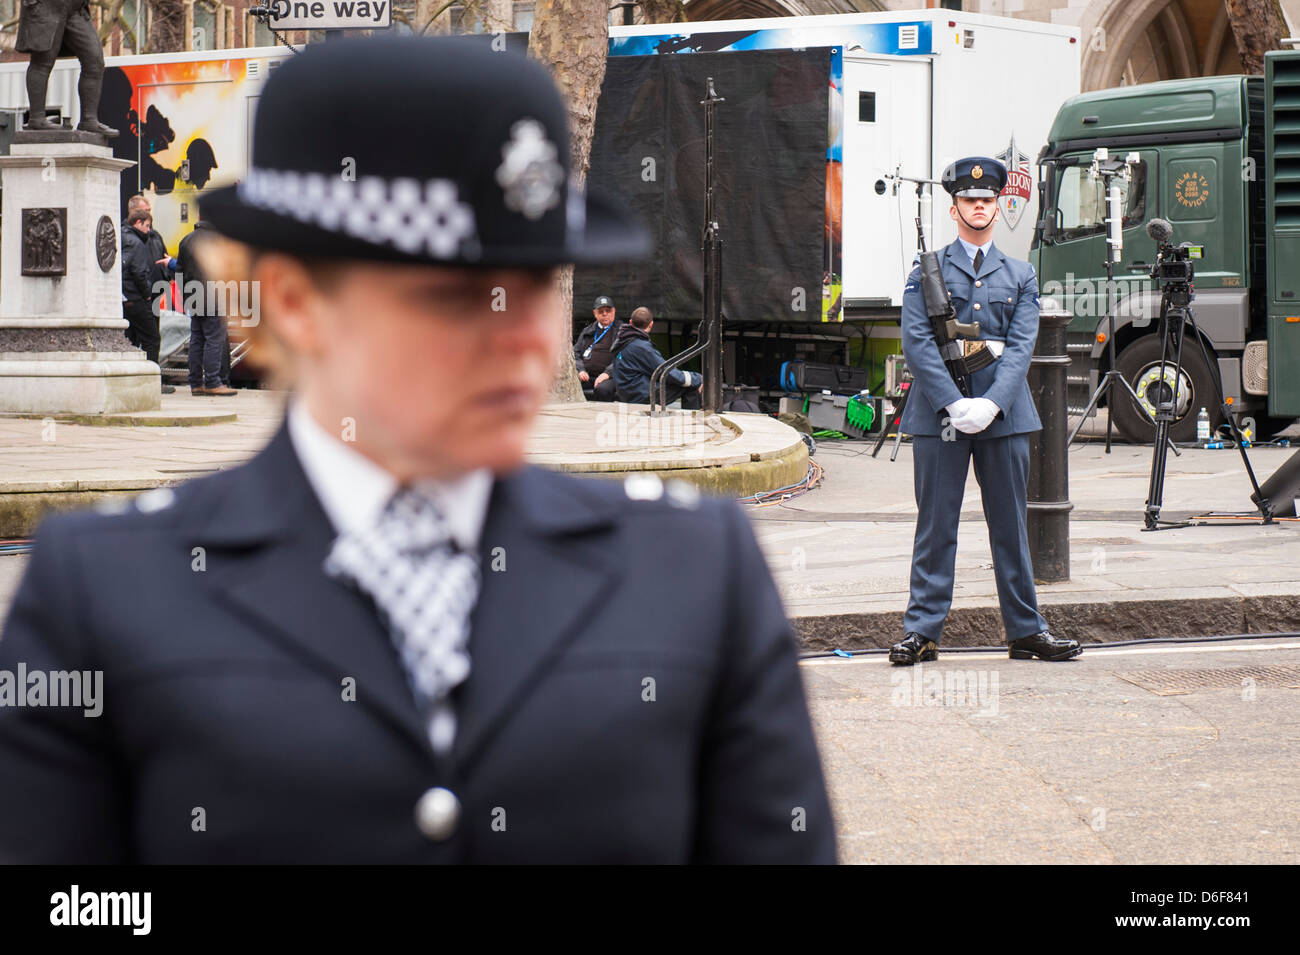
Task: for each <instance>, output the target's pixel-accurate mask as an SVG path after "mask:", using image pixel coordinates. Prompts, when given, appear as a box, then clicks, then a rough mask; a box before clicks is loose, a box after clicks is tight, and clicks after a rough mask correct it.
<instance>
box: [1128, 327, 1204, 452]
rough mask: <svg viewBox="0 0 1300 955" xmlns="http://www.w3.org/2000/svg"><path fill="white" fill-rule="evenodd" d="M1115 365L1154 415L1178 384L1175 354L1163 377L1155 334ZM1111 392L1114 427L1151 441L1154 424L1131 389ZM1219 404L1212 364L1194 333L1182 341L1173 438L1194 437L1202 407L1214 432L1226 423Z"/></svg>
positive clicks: (1139, 440)
mask: <svg viewBox="0 0 1300 955" xmlns="http://www.w3.org/2000/svg"><path fill="white" fill-rule="evenodd" d="M1115 367H1116V368H1118V369H1119V371H1120V374H1122V375H1123V376H1124V380H1125V381H1127V382H1128V383H1129V384H1130V385H1131V386H1132V387H1133V390H1134V391H1136V392H1137V394H1138V398H1140V399H1141V400H1142V404H1143V406H1144V407H1145V408H1146V410H1147V411H1148V412H1149V413H1150V414H1151V417H1153V418H1154V417H1155V414H1156V407H1157V405H1158V404H1159V402H1160V401H1161V400H1168V397H1169V395H1171V394H1172V393H1173V385H1174V366H1173V362H1172V356H1171V360H1170V363H1169V364H1168V365H1166V366H1165V369H1164V377H1163V380H1162V378H1161V370H1160V339H1159V338H1157V337H1156V336H1155V335H1145V336H1143V337H1142V338H1139V339H1138V340H1137V341H1135V342H1133V344H1131V345H1129V346H1128V347H1127V348H1125V349H1124V350H1123V351H1122V352H1120V353H1119V356H1118V357H1117V358H1116V359H1115ZM1112 394H1114V398H1113V400H1112V401H1111V406H1112V410H1111V414H1112V415H1114V417H1115V427H1117V428H1118V429H1119V431H1120V433H1121V434H1123V435H1124V437H1126V438H1128V439H1129V440H1130V441H1133V442H1136V443H1138V444H1147V443H1150V441H1151V439H1152V438H1153V437H1154V435H1155V430H1156V429H1155V425H1153V424H1152V423H1151V422H1150V421H1148V420H1147V419H1146V416H1145V415H1144V414H1143V413H1142V411H1141V410H1139V408H1138V406H1137V405H1136V404H1135V403H1134V402H1133V399H1132V397H1130V396H1129V394H1128V393H1127V392H1125V391H1120V392H1119V393H1118V394H1116V393H1114V392H1112ZM1218 405H1219V399H1218V392H1217V391H1216V390H1215V387H1214V379H1213V378H1212V377H1210V369H1209V368H1207V367H1206V365H1205V359H1204V358H1202V357H1201V349H1200V346H1199V345H1197V343H1196V342H1195V341H1194V340H1193V339H1192V338H1191V336H1190V335H1189V336H1188V337H1187V338H1186V339H1184V341H1183V367H1182V380H1181V381H1180V383H1179V385H1178V404H1177V406H1176V407H1175V408H1174V413H1175V417H1174V422H1173V424H1171V425H1170V426H1169V437H1171V438H1172V439H1173V440H1174V441H1182V442H1191V441H1195V440H1196V416H1197V415H1198V414H1200V411H1201V409H1202V408H1204V409H1205V410H1206V413H1208V414H1209V416H1210V432H1211V433H1213V432H1214V429H1215V428H1217V427H1218V426H1219V425H1221V424H1222V423H1223V415H1222V414H1220V413H1219V407H1218Z"/></svg>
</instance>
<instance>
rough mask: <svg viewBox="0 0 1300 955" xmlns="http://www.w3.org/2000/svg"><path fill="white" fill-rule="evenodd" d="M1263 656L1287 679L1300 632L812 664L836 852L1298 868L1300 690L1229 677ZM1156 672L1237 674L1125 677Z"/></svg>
mask: <svg viewBox="0 0 1300 955" xmlns="http://www.w3.org/2000/svg"><path fill="white" fill-rule="evenodd" d="M1259 666H1269V667H1272V668H1277V669H1281V668H1286V670H1287V671H1288V672H1289V674H1290V676H1289V677H1287V681H1288V682H1290V683H1291V684H1292V686H1295V685H1296V683H1297V682H1300V641H1295V640H1277V639H1270V638H1265V639H1257V640H1253V641H1249V642H1243V643H1227V644H1194V645H1189V646H1178V647H1154V646H1153V647H1143V648H1135V649H1103V648H1089V649H1087V650H1086V651H1085V652H1084V654H1083V656H1081V657H1079V658H1078V659H1077V660H1073V661H1070V662H1067V663H1043V662H1041V661H1011V660H1008V659H1007V657H1006V655H1005V653H1003V654H995V653H987V652H977V653H962V654H956V653H942V652H941V653H940V656H939V659H938V660H937V661H935V662H934V663H929V664H922V665H919V666H917V667H891V666H890V665H889V663H888V662H887V661H886V660H885V659H884V658H883V657H879V656H873V657H864V658H857V659H854V660H842V659H837V658H832V659H824V658H823V659H817V660H809V661H805V662H804V663H803V664H802V666H801V671H802V673H803V678H804V685H805V688H806V690H807V693H808V698H809V706H810V709H811V712H812V715H813V720H814V724H815V728H816V733H817V739H818V746H819V748H820V751H821V756H822V765H823V769H824V771H825V774H826V777H827V780H828V787H829V789H830V793H831V801H832V812H833V813H834V815H835V822H836V829H837V833H838V838H839V851H840V859H841V861H842V862H848V863H969V864H1024V863H1040V864H1041V863H1050V864H1063V863H1064V864H1078V863H1108V864H1114V863H1119V864H1130V863H1149V864H1185V863H1198V864H1216V865H1223V864H1262V863H1278V864H1291V865H1294V864H1296V863H1297V862H1300V787H1297V786H1296V781H1297V777H1296V766H1297V765H1300V689H1294V688H1285V687H1283V686H1282V685H1280V684H1279V683H1278V682H1277V681H1276V680H1274V681H1273V682H1271V683H1270V682H1265V679H1266V678H1260V679H1256V681H1255V683H1253V684H1251V683H1249V682H1243V681H1244V680H1246V679H1247V678H1244V677H1241V676H1239V675H1238V674H1239V673H1241V672H1242V671H1240V670H1238V669H1237V668H1244V667H1251V668H1254V667H1259ZM1152 669H1155V670H1159V671H1169V672H1176V673H1181V674H1182V675H1183V676H1184V677H1189V676H1190V677H1193V678H1196V677H1200V678H1201V680H1200V682H1204V677H1205V676H1206V675H1214V674H1222V675H1226V676H1227V678H1228V680H1229V681H1235V683H1236V685H1235V686H1232V687H1230V688H1220V689H1198V690H1191V691H1188V692H1184V693H1180V694H1178V695H1171V696H1162V695H1157V694H1156V693H1153V692H1150V691H1148V690H1146V689H1142V688H1140V687H1138V686H1135V685H1133V684H1132V683H1129V682H1126V681H1125V680H1124V679H1122V678H1121V674H1131V673H1132V672H1133V671H1136V670H1152ZM1192 682H1197V681H1196V680H1193V681H1192ZM1219 682H1224V681H1223V680H1220V681H1219ZM968 688H969V689H968Z"/></svg>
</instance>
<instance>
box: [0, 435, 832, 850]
mask: <svg viewBox="0 0 1300 955" xmlns="http://www.w3.org/2000/svg"><path fill="white" fill-rule="evenodd" d="M648 484H649V486H648V487H647V482H646V481H645V479H644V478H643V479H642V481H641V484H640V485H638V487H637V490H636V493H635V494H632V493H630V492H628V491H625V488H624V486H623V485H620V484H617V483H612V482H610V483H607V482H604V481H588V480H581V479H578V478H572V477H568V476H565V475H560V474H555V473H551V472H547V471H542V470H539V469H536V468H532V467H529V468H524V469H522V470H520V471H517V472H515V473H514V474H512V475H509V476H507V477H503V478H500V479H498V480H497V482H496V485H495V487H494V489H493V492H492V497H491V503H490V506H489V509H488V513H487V519H486V523H485V525H484V529H483V534H482V543H481V547H482V559H483V564H482V566H483V586H482V590H481V594H480V597H479V600H478V603H477V605H476V608H475V610H474V613H473V616H472V618H471V638H470V654H471V658H472V661H473V665H472V671H471V673H470V676H469V679H468V680H467V681H466V683H464V684H462V685H461V687H460V688H459V689H458V690H457V695H456V704H457V712H458V731H457V736H456V742H455V746H454V749H453V751H452V753H451V754H450V756H448V757H445V758H441V757H438V756H436V755H435V754H434V753H433V751H432V750H431V748H430V746H429V742H428V737H427V733H426V730H425V726H424V724H423V722H422V720H421V718H420V714H419V713H418V711H417V708H416V706H415V703H414V702H413V699H412V694H411V691H410V689H409V687H408V684H407V679H406V676H405V674H404V672H403V669H402V666H401V663H400V661H399V658H398V655H397V653H396V651H395V650H394V648H393V645H392V642H391V640H390V639H389V637H388V635H387V634H386V632H385V631H384V629H383V628H382V626H381V624H380V622H379V618H378V616H377V615H376V613H375V609H374V607H373V605H372V603H371V602H370V601H369V600H368V599H367V598H365V597H363V596H361V595H360V594H359V593H358V592H356V591H355V590H352V589H350V588H348V587H346V586H343V585H342V584H339V583H337V582H335V581H333V580H331V579H328V578H326V577H325V575H324V574H323V573H322V571H321V564H322V562H323V561H324V560H325V557H326V555H327V554H328V553H329V549H330V546H331V543H332V540H333V538H334V529H333V527H332V525H331V524H330V522H329V520H328V518H327V517H326V515H325V513H324V512H323V510H322V509H321V506H320V504H319V502H318V500H317V498H316V496H315V494H314V492H313V490H312V488H311V485H310V484H309V482H308V480H307V478H306V476H305V475H304V473H303V471H302V468H301V466H300V465H299V463H298V459H297V456H296V454H295V453H294V451H293V447H292V443H291V441H290V439H289V436H288V434H287V432H286V430H285V429H284V428H281V430H280V431H279V433H278V434H277V435H276V436H275V438H274V439H273V440H272V442H271V443H270V445H269V446H268V447H267V448H266V449H265V450H264V451H263V452H261V453H260V454H259V455H258V456H257V457H256V458H254V459H253V460H252V461H251V462H250V463H248V464H246V465H244V466H241V467H237V468H235V469H233V470H231V471H227V472H223V473H221V474H218V475H214V476H212V477H209V478H204V479H201V480H197V481H193V482H191V483H188V484H185V485H183V486H181V487H179V488H177V489H175V491H174V499H172V498H171V495H172V493H173V492H171V491H166V490H164V491H154V492H150V493H149V494H147V495H146V496H143V497H141V498H140V499H139V500H138V503H137V504H136V505H134V506H132V507H131V508H130V509H129V511H127V512H126V513H122V514H119V515H104V514H79V515H71V516H60V517H54V518H51V519H49V520H48V521H47V522H46V523H45V524H44V525H43V526H42V528H41V530H40V532H39V535H38V537H37V542H36V547H35V551H34V553H33V555H32V559H31V564H30V566H29V568H28V571H27V574H26V576H25V578H24V580H23V583H22V585H21V587H20V588H19V591H18V594H17V596H16V598H15V600H14V603H13V607H12V610H11V613H10V617H9V620H8V622H7V625H6V628H5V631H4V637H3V639H0V670H7V671H10V672H15V671H16V670H17V667H18V665H19V664H20V663H22V664H24V665H25V667H26V669H27V671H29V672H31V671H36V670H43V671H51V670H65V671H66V670H74V669H75V670H98V671H101V672H102V673H103V681H104V685H103V697H102V706H103V712H102V715H100V716H98V717H97V718H91V717H87V716H85V715H83V712H82V710H80V709H74V708H71V707H50V706H45V707H15V706H5V707H0V862H57V863H67V862H74V863H117V862H146V863H154V862H195V863H211V862H218V863H224V862H286V863H298V862H301V863H313V862H354V863H356V862H382V863H439V862H523V863H532V862H538V863H541V862H833V861H834V857H835V839H834V830H833V828H832V820H831V816H830V809H829V806H828V803H827V798H826V792H825V788H824V784H823V780H822V772H821V767H820V764H819V762H818V756H817V750H816V748H815V747H814V743H813V735H812V730H811V727H810V721H809V718H808V712H807V709H806V706H805V703H804V698H803V693H802V689H801V686H800V680H799V676H798V673H797V669H796V653H795V643H794V639H793V634H792V632H791V629H790V626H789V624H788V622H787V620H786V618H785V615H784V613H783V612H782V608H781V602H780V599H779V597H778V595H777V592H776V589H775V587H774V586H773V583H772V579H771V577H770V575H769V572H768V569H767V566H766V564H765V563H764V559H763V556H762V554H761V553H760V551H759V549H758V545H757V544H756V542H755V540H754V536H753V533H752V531H751V530H750V528H749V526H748V523H747V521H746V518H745V516H744V515H743V514H742V513H741V511H740V509H739V508H738V507H737V506H736V505H734V504H732V503H729V502H719V501H713V500H708V499H704V500H693V499H692V497H691V496H690V495H689V494H686V493H684V492H681V491H680V490H679V489H678V488H676V487H674V488H673V489H672V490H671V491H670V490H669V489H664V488H662V487H661V493H655V488H656V487H657V485H656V484H655V481H654V480H653V479H651V480H650V481H649V482H648ZM647 567H651V568H653V567H672V568H673V573H671V574H661V573H645V572H644V569H645V568H647ZM702 581H707V585H701V583H700V582H702ZM684 582H685V583H684ZM433 787H443V788H445V789H448V790H450V791H451V792H452V793H454V794H455V797H456V799H457V800H458V801H459V807H460V813H459V817H458V818H457V819H456V821H455V824H454V826H453V827H452V829H451V831H450V834H449V835H448V836H447V837H446V838H441V839H435V838H431V837H430V836H426V835H425V834H424V833H423V832H422V831H421V829H420V827H419V826H418V825H417V821H416V813H415V807H416V804H417V803H418V802H419V801H420V799H421V796H422V795H423V794H424V793H426V792H427V791H428V790H430V789H431V788H433Z"/></svg>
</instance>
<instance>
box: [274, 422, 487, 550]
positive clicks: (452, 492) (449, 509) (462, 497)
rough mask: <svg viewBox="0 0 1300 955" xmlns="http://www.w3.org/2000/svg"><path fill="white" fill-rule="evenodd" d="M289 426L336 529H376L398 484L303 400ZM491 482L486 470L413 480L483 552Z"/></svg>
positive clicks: (467, 543)
mask: <svg viewBox="0 0 1300 955" xmlns="http://www.w3.org/2000/svg"><path fill="white" fill-rule="evenodd" d="M288 426H289V438H290V440H291V441H292V442H293V449H294V451H295V452H296V453H297V455H298V460H299V462H300V463H301V464H302V469H303V472H304V473H305V474H306V475H307V481H308V483H310V484H311V486H312V490H314V491H315V492H316V497H317V498H319V499H320V503H321V507H322V508H323V509H324V511H325V516H326V517H328V518H329V519H330V523H331V524H333V525H334V530H335V531H337V532H338V533H340V534H342V533H346V532H349V531H360V530H364V529H365V528H367V527H373V526H374V524H375V522H376V521H378V520H379V515H380V514H381V513H382V512H383V509H384V505H386V504H387V503H388V499H389V498H390V497H392V495H393V492H394V491H396V490H397V480H396V479H395V478H394V477H393V476H392V475H391V474H389V473H388V472H387V471H385V470H384V469H383V468H382V467H380V466H379V465H378V464H376V463H375V462H373V461H371V460H370V459H369V458H367V457H366V456H365V455H363V454H361V453H360V452H359V451H356V450H355V449H353V448H350V447H348V446H347V444H345V443H344V442H343V441H342V440H341V439H339V438H336V437H334V436H333V435H332V434H330V433H329V432H328V431H326V430H325V429H324V428H322V427H321V426H320V425H319V424H318V423H317V422H316V419H315V418H313V417H312V416H311V413H310V412H308V411H307V409H306V407H305V406H304V405H303V404H302V402H300V401H293V402H291V403H290V405H289V414H288ZM492 484H493V480H492V472H491V471H490V470H488V469H487V468H480V469H479V470H476V471H471V472H469V473H468V474H465V475H463V476H461V477H458V478H455V479H453V480H449V481H435V480H432V479H422V480H419V481H416V482H414V485H415V486H416V487H418V488H419V489H420V490H422V491H425V492H426V493H427V494H429V495H430V497H432V498H433V500H434V501H435V502H436V503H437V505H438V507H439V508H440V509H441V511H442V513H443V514H445V515H446V517H447V522H448V524H449V525H450V529H451V534H452V536H453V537H454V538H455V540H456V542H457V543H458V544H459V545H460V546H461V547H462V548H464V549H465V550H468V551H470V552H473V551H476V550H477V549H478V543H479V538H480V536H481V535H482V533H483V522H484V520H486V518H487V507H488V498H489V497H490V496H491V493H492Z"/></svg>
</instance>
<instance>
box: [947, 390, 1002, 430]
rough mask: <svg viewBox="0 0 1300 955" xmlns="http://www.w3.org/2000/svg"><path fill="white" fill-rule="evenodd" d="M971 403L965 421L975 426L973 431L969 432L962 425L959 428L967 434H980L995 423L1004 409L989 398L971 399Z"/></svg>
mask: <svg viewBox="0 0 1300 955" xmlns="http://www.w3.org/2000/svg"><path fill="white" fill-rule="evenodd" d="M970 402H971V407H970V409H969V410H967V412H966V415H965V417H964V419H963V420H964V421H965V423H966V424H968V425H971V426H973V430H969V431H968V430H967V429H966V428H963V427H962V426H961V425H960V424H959V425H957V427H958V429H960V430H962V431H965V432H966V433H967V434H978V433H979V432H981V431H983V430H984V429H985V428H987V427H988V426H989V425H991V424H992V423H993V419H994V418H996V417H997V416H998V412H999V411H1001V410H1002V409H1001V408H999V407H998V406H997V404H996V403H995V402H992V401H990V400H989V399H988V398H971V399H970Z"/></svg>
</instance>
